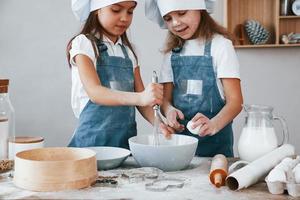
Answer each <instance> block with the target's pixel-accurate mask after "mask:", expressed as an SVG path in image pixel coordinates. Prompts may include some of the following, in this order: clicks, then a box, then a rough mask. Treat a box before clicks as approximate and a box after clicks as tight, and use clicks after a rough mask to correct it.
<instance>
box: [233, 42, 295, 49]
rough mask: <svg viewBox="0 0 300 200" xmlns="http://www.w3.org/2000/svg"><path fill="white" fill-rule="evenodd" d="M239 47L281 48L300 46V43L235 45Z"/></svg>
mask: <svg viewBox="0 0 300 200" xmlns="http://www.w3.org/2000/svg"><path fill="white" fill-rule="evenodd" d="M234 47H235V48H237V49H243V48H244V49H247V48H274V47H275V48H280V47H300V43H299V44H261V45H254V44H250V45H235V46H234Z"/></svg>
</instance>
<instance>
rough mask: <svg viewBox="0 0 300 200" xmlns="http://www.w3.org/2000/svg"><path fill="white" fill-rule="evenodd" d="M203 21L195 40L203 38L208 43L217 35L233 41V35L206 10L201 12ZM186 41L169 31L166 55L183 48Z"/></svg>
mask: <svg viewBox="0 0 300 200" xmlns="http://www.w3.org/2000/svg"><path fill="white" fill-rule="evenodd" d="M200 14H201V20H200V24H199V27H198V29H197V31H196V33H195V34H194V36H193V37H194V38H202V39H205V40H206V41H209V40H212V38H213V35H214V34H215V33H218V34H221V35H223V36H224V37H225V38H227V39H230V40H233V39H232V36H231V34H230V33H229V32H228V31H227V29H226V28H224V27H223V26H221V25H219V24H218V23H217V22H216V21H215V20H214V19H213V18H212V17H211V16H210V15H209V14H208V12H207V11H206V10H201V11H200ZM184 42H185V40H184V39H182V38H180V37H178V36H176V35H174V34H173V33H171V32H170V31H169V33H168V35H167V41H166V47H165V49H163V52H164V53H168V52H170V51H171V50H172V49H173V48H175V47H182V46H183V45H184Z"/></svg>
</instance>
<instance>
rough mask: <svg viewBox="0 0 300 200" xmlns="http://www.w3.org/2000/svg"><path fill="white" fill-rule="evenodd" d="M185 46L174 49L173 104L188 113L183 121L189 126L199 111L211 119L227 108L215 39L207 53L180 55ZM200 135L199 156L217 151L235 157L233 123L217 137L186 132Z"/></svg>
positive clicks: (186, 132) (206, 155)
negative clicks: (215, 55)
mask: <svg viewBox="0 0 300 200" xmlns="http://www.w3.org/2000/svg"><path fill="white" fill-rule="evenodd" d="M180 51H181V48H174V49H173V52H172V56H171V65H172V69H173V76H174V90H173V103H174V106H175V107H176V108H178V109H179V110H181V111H182V112H183V114H184V116H185V120H183V121H182V122H181V123H183V124H184V125H185V127H186V125H187V122H188V121H189V120H191V119H192V118H193V117H194V116H195V115H196V114H197V113H198V112H199V113H202V114H204V115H205V116H206V117H208V118H209V119H211V118H213V117H214V116H216V115H217V114H218V113H219V112H220V110H221V109H222V108H223V107H224V105H225V102H224V100H223V99H222V98H221V96H220V93H219V90H218V86H217V82H216V75H215V73H214V69H213V62H212V56H211V42H206V44H205V50H204V55H203V56H180V54H179V53H180ZM180 134H184V135H189V136H192V137H196V138H197V139H198V140H199V142H198V147H197V151H196V155H197V156H205V157H213V156H214V155H216V154H219V153H220V154H224V155H225V156H227V157H232V156H233V133H232V122H231V123H229V124H228V125H227V126H225V127H224V128H223V129H222V130H220V131H219V132H218V133H216V134H215V135H214V136H205V137H200V136H198V135H194V134H192V133H190V132H189V131H188V130H187V129H185V130H184V131H183V132H182V133H180Z"/></svg>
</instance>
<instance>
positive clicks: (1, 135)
mask: <svg viewBox="0 0 300 200" xmlns="http://www.w3.org/2000/svg"><path fill="white" fill-rule="evenodd" d="M7 140H8V120H7V119H5V120H4V119H0V160H1V159H5V158H7V153H8V152H7V145H8V144H7Z"/></svg>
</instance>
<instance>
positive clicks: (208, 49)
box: [204, 41, 211, 57]
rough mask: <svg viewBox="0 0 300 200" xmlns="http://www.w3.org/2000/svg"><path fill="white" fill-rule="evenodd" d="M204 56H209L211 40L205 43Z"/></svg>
mask: <svg viewBox="0 0 300 200" xmlns="http://www.w3.org/2000/svg"><path fill="white" fill-rule="evenodd" d="M204 56H207V57H209V56H211V41H209V42H206V43H205V47H204Z"/></svg>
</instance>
